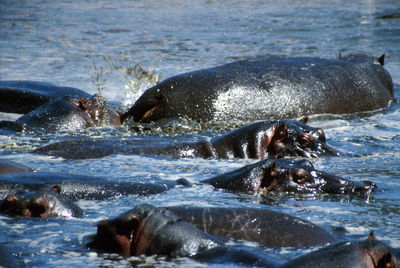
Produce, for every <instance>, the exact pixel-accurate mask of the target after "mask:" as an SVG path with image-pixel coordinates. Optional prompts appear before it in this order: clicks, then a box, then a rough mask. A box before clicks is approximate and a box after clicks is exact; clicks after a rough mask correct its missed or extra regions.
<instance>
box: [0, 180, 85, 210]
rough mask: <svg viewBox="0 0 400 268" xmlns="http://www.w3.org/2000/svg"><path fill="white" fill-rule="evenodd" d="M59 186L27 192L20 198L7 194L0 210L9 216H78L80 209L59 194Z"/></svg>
mask: <svg viewBox="0 0 400 268" xmlns="http://www.w3.org/2000/svg"><path fill="white" fill-rule="evenodd" d="M60 191H61V190H60V187H59V186H54V187H52V188H51V189H47V188H42V189H39V190H38V191H37V192H33V193H27V194H25V195H23V196H22V197H21V198H17V197H16V196H15V195H12V194H10V195H8V196H7V197H6V198H5V200H4V201H3V203H2V204H1V206H0V212H2V213H4V214H7V215H10V216H25V217H40V218H53V217H64V218H70V217H74V216H79V215H80V214H81V213H82V211H81V209H80V208H79V207H77V206H76V205H75V204H73V203H72V202H69V201H68V200H65V199H64V198H62V197H61V196H60Z"/></svg>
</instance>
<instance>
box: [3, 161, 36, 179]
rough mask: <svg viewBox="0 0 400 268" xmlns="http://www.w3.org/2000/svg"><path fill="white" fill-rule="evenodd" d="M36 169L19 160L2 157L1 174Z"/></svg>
mask: <svg viewBox="0 0 400 268" xmlns="http://www.w3.org/2000/svg"><path fill="white" fill-rule="evenodd" d="M33 171H34V169H32V168H30V167H28V166H25V165H23V164H19V163H17V162H14V161H11V160H7V159H0V175H1V174H10V173H23V172H33Z"/></svg>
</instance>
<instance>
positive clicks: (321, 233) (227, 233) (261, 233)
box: [165, 206, 335, 247]
mask: <svg viewBox="0 0 400 268" xmlns="http://www.w3.org/2000/svg"><path fill="white" fill-rule="evenodd" d="M165 209H167V210H169V211H171V212H173V213H174V214H175V215H177V216H179V217H180V218H182V219H183V220H185V221H187V222H190V223H191V224H193V225H194V226H196V227H197V228H198V229H200V230H201V231H203V232H206V233H208V234H212V235H217V236H224V237H229V238H234V239H242V240H247V241H254V242H257V243H259V244H261V245H264V246H267V247H310V246H315V245H322V244H326V243H331V242H333V241H335V238H334V237H333V236H332V235H331V234H330V233H328V232H327V231H325V230H324V229H322V228H320V227H318V226H316V225H314V224H312V223H311V222H308V221H305V220H302V219H299V218H297V217H292V216H290V215H287V214H284V213H280V212H276V211H272V210H267V209H256V208H216V207H207V208H201V207H188V206H175V207H165Z"/></svg>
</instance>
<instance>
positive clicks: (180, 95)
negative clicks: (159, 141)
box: [121, 55, 394, 122]
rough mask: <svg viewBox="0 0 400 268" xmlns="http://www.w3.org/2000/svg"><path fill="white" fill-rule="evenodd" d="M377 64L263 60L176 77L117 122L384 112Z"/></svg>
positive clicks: (389, 93) (384, 85) (387, 92)
mask: <svg viewBox="0 0 400 268" xmlns="http://www.w3.org/2000/svg"><path fill="white" fill-rule="evenodd" d="M383 64H384V56H382V57H380V58H379V59H375V58H373V57H369V56H365V55H349V56H346V57H340V58H339V59H336V60H328V59H320V58H308V57H302V58H261V59H254V60H242V61H237V62H233V63H229V64H225V65H222V66H218V67H215V68H209V69H204V70H199V71H194V72H189V73H184V74H180V75H177V76H174V77H171V78H168V79H167V80H165V81H163V82H161V83H159V84H158V85H156V86H154V87H152V88H149V89H147V90H146V91H145V92H144V93H143V95H142V96H141V97H140V98H139V99H138V100H137V101H136V102H135V103H134V105H133V106H132V107H131V108H130V109H129V111H128V112H126V113H125V114H123V115H122V116H121V120H122V121H124V120H125V119H126V118H128V117H131V118H133V120H134V121H138V122H149V121H156V120H159V119H162V118H167V117H179V116H186V117H189V118H191V119H193V120H196V121H202V122H214V121H215V122H226V121H237V120H242V121H246V122H249V121H254V120H265V119H283V118H296V117H301V116H306V115H311V114H322V113H330V114H344V113H355V112H361V111H371V110H375V109H379V108H383V107H386V106H387V105H388V103H389V101H391V100H393V98H394V96H393V83H392V78H391V76H390V74H389V73H388V72H387V71H386V70H385V69H384V68H383Z"/></svg>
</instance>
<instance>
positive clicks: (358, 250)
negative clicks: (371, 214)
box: [282, 233, 399, 268]
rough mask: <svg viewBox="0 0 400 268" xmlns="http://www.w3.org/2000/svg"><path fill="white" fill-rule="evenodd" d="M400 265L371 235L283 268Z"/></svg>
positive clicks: (339, 244) (332, 246) (329, 247)
mask: <svg viewBox="0 0 400 268" xmlns="http://www.w3.org/2000/svg"><path fill="white" fill-rule="evenodd" d="M398 265H399V263H398V261H397V260H396V258H395V257H394V256H393V255H392V253H391V252H390V250H389V248H388V247H387V246H386V245H385V244H384V243H382V242H379V241H377V240H376V238H375V236H374V235H373V234H372V233H371V234H370V235H369V237H368V239H366V240H364V241H352V242H343V243H338V244H334V245H331V246H328V247H325V248H322V249H319V250H317V251H314V252H311V253H308V254H306V255H304V256H301V257H299V258H297V259H294V260H292V261H289V262H288V263H286V264H284V265H283V266H282V268H289V267H293V268H294V267H296V268H302V267H304V268H314V267H333V268H335V267H337V268H342V267H359V268H397V267H399V266H398Z"/></svg>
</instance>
